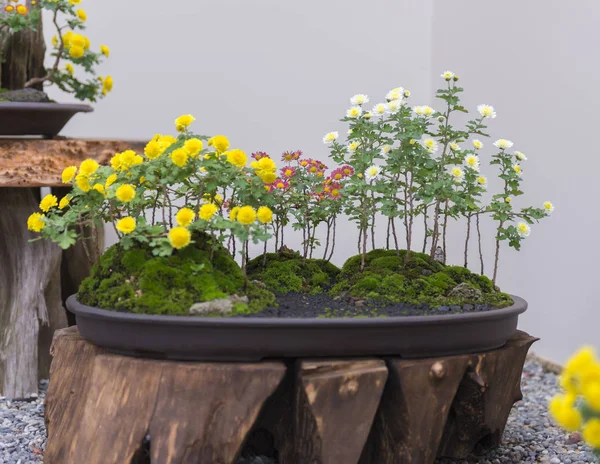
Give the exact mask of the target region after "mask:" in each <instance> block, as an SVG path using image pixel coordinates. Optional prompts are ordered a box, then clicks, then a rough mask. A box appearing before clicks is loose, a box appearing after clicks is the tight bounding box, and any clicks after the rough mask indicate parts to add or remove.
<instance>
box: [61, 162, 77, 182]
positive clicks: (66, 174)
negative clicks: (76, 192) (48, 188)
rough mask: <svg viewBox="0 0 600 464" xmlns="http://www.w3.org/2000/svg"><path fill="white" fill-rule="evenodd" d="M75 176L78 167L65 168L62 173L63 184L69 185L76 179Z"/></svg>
mask: <svg viewBox="0 0 600 464" xmlns="http://www.w3.org/2000/svg"><path fill="white" fill-rule="evenodd" d="M75 174H77V166H69V167H68V168H65V169H64V170H63V172H62V182H63V184H69V183H70V182H71V181H72V180H73V179H74V178H75Z"/></svg>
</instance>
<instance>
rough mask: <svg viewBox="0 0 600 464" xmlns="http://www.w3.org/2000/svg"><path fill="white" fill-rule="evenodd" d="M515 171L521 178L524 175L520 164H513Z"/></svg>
mask: <svg viewBox="0 0 600 464" xmlns="http://www.w3.org/2000/svg"><path fill="white" fill-rule="evenodd" d="M513 171H515V172H516V173H517V175H518V176H519V177H521V176H522V175H523V169H521V165H520V164H513Z"/></svg>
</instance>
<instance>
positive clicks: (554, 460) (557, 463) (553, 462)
mask: <svg viewBox="0 0 600 464" xmlns="http://www.w3.org/2000/svg"><path fill="white" fill-rule="evenodd" d="M550 464H561V461H560V459H558V458H557V457H554V458H552V459H550Z"/></svg>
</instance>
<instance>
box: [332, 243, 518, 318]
mask: <svg viewBox="0 0 600 464" xmlns="http://www.w3.org/2000/svg"><path fill="white" fill-rule="evenodd" d="M404 259H405V251H404V250H401V251H400V252H398V253H397V252H396V251H394V250H380V249H378V250H373V251H370V252H369V253H367V255H366V259H365V263H366V264H365V269H364V270H363V271H361V270H360V263H361V257H360V255H357V256H353V257H351V258H350V259H348V261H346V263H345V264H344V266H343V267H342V269H341V272H340V273H339V275H338V276H337V279H336V282H335V285H334V286H333V287H332V288H331V290H330V294H331V295H332V296H338V295H342V294H349V295H350V296H353V297H355V298H363V299H367V300H376V301H380V302H382V303H410V304H429V305H430V306H432V307H437V306H440V305H455V304H456V305H462V304H466V303H472V304H473V303H486V304H489V305H492V306H494V307H504V306H509V305H511V304H512V299H511V298H510V297H509V296H508V295H506V294H504V293H500V292H496V291H495V290H494V286H493V284H492V282H491V280H490V279H488V278H487V277H485V276H481V275H478V274H475V273H472V272H471V271H469V270H468V269H465V268H464V267H459V266H446V265H444V264H442V263H439V262H437V261H434V260H431V259H430V258H429V255H426V254H423V253H414V252H413V253H411V257H410V260H409V262H408V263H405V262H404ZM463 282H466V283H468V284H470V285H472V286H473V287H474V288H476V289H478V290H480V291H481V292H482V295H483V296H482V298H481V299H480V300H477V301H469V300H458V299H455V298H448V297H447V295H448V293H449V292H450V291H451V290H452V289H453V288H454V287H455V286H456V285H458V284H460V283H463Z"/></svg>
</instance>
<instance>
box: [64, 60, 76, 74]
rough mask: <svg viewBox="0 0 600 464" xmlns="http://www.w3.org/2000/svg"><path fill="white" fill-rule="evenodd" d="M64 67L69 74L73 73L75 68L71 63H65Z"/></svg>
mask: <svg viewBox="0 0 600 464" xmlns="http://www.w3.org/2000/svg"><path fill="white" fill-rule="evenodd" d="M65 69H66V70H67V72H68V73H69V74H70V75H71V76H72V75H74V74H75V68H74V67H73V65H72V64H71V63H67V64H65Z"/></svg>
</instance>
